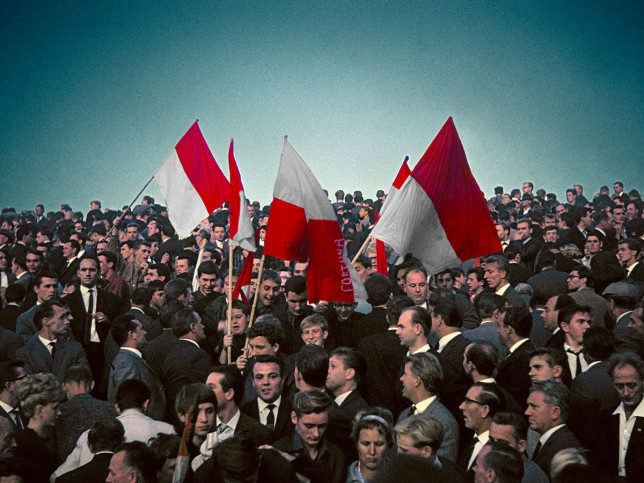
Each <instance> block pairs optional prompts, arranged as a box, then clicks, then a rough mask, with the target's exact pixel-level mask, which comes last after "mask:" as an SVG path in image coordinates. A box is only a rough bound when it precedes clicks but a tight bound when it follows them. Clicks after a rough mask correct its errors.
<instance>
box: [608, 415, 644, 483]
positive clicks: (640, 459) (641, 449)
mask: <svg viewBox="0 0 644 483" xmlns="http://www.w3.org/2000/svg"><path fill="white" fill-rule="evenodd" d="M612 412H613V411H610V413H607V414H606V415H605V418H604V421H605V422H606V423H605V426H604V430H605V433H604V434H605V441H606V449H605V452H604V455H605V457H604V460H603V461H602V466H603V468H604V470H605V471H606V472H607V473H608V474H610V475H617V474H618V462H619V436H620V435H619V415H614V416H613V415H612ZM626 479H627V481H629V482H633V483H635V482H637V483H640V482H642V481H644V418H637V420H636V421H635V426H634V427H633V432H632V433H631V439H630V440H629V441H628V449H627V450H626Z"/></svg>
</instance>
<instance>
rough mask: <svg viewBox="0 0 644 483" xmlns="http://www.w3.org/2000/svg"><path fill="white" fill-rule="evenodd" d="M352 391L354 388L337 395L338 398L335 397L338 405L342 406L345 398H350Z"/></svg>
mask: <svg viewBox="0 0 644 483" xmlns="http://www.w3.org/2000/svg"><path fill="white" fill-rule="evenodd" d="M351 392H353V389H352V390H351V391H347V392H345V393H342V394H340V395H339V396H338V397H336V398H335V403H336V404H337V405H338V406H342V403H343V402H344V400H345V399H346V398H348V397H349V394H351Z"/></svg>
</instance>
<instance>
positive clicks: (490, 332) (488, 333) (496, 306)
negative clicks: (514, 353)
mask: <svg viewBox="0 0 644 483" xmlns="http://www.w3.org/2000/svg"><path fill="white" fill-rule="evenodd" d="M504 305H505V299H504V298H503V297H502V296H501V295H497V294H494V293H487V292H484V293H482V294H481V295H479V296H478V297H477V299H476V303H475V307H476V312H477V313H478V314H479V317H481V325H479V326H478V327H477V328H476V329H472V330H466V331H465V332H463V336H464V337H465V338H466V339H467V340H469V341H472V342H476V341H485V342H489V343H491V344H493V345H494V346H495V347H496V348H497V349H498V350H499V362H501V361H502V360H503V359H505V356H506V355H508V348H507V347H505V346H504V345H503V344H501V338H500V337H499V320H500V319H501V317H502V315H503V306H504Z"/></svg>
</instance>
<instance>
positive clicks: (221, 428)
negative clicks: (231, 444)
mask: <svg viewBox="0 0 644 483" xmlns="http://www.w3.org/2000/svg"><path fill="white" fill-rule="evenodd" d="M227 429H228V426H227V425H226V424H224V423H221V424H220V425H219V426H217V434H222V433H225V432H226V430H227Z"/></svg>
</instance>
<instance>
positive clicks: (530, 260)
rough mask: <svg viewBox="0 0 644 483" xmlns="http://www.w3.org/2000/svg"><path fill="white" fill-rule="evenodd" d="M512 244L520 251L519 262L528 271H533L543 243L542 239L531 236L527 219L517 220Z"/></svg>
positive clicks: (530, 227)
mask: <svg viewBox="0 0 644 483" xmlns="http://www.w3.org/2000/svg"><path fill="white" fill-rule="evenodd" d="M512 244H513V245H514V246H516V247H517V248H518V249H519V250H520V253H521V264H522V265H523V266H524V267H525V268H527V269H528V270H530V271H532V272H533V271H534V261H535V259H536V257H537V253H539V249H540V248H541V245H542V244H543V239H539V238H533V237H532V226H531V224H530V220H529V219H522V220H519V221H517V229H516V231H515V232H514V240H513V241H512Z"/></svg>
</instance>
